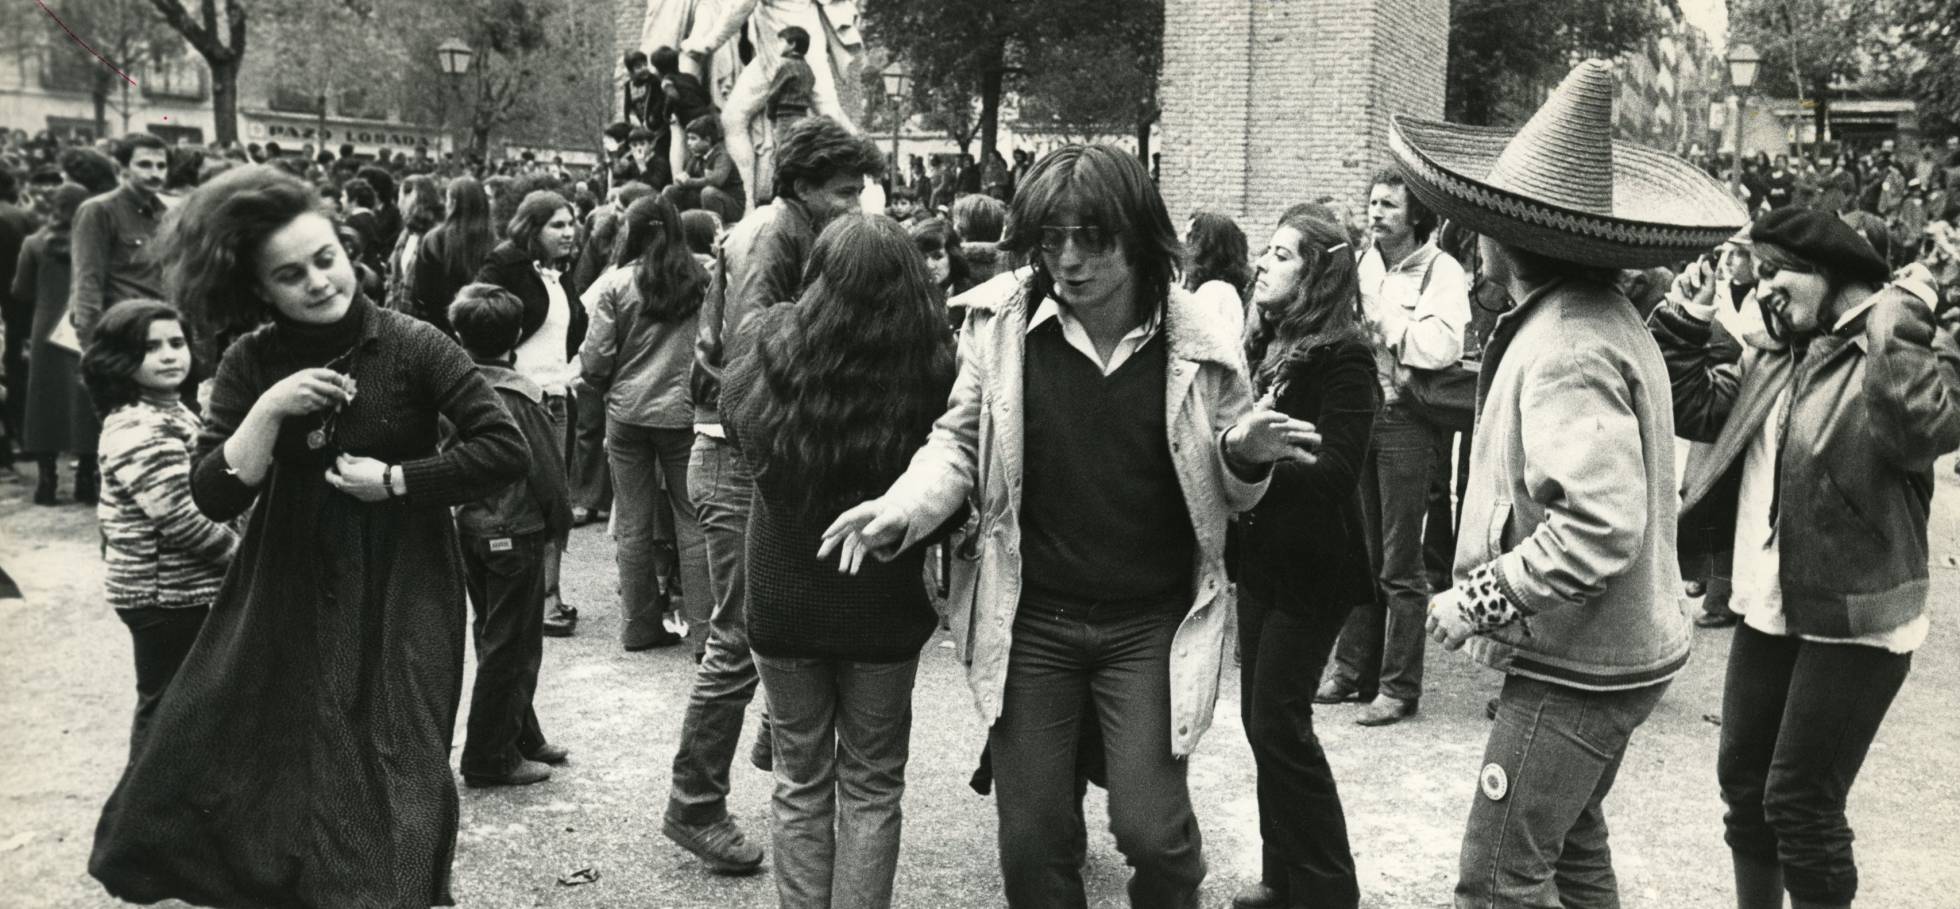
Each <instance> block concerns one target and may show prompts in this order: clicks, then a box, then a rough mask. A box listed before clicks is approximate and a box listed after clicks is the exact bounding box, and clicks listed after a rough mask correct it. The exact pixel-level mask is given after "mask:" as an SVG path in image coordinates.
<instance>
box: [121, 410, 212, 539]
mask: <svg viewBox="0 0 1960 909" xmlns="http://www.w3.org/2000/svg"><path fill="white" fill-rule="evenodd" d="M101 459H102V466H103V470H104V472H105V473H107V474H108V475H109V476H111V477H113V478H115V481H116V482H117V483H118V484H120V485H121V486H122V487H123V488H124V489H127V490H129V493H130V496H131V497H132V498H133V499H134V500H135V502H136V505H137V507H138V508H141V509H142V510H143V514H144V516H145V517H148V518H149V519H150V522H151V524H152V525H153V526H154V527H155V528H156V531H157V533H158V535H159V536H161V537H162V538H163V540H164V542H165V543H167V544H169V545H170V546H171V547H172V548H174V549H177V550H180V551H182V552H187V553H190V554H191V555H193V556H196V557H197V558H200V559H203V560H204V561H206V562H209V563H211V564H213V565H226V564H229V563H230V562H231V557H232V554H233V553H234V552H236V551H237V548H238V535H237V534H236V533H234V532H233V531H232V529H231V528H230V527H227V526H225V525H223V524H220V523H218V522H216V521H213V520H211V519H210V518H207V517H205V516H204V515H203V514H202V513H200V512H199V511H198V508H197V505H196V504H194V503H193V502H192V501H191V483H190V479H191V470H190V453H189V451H188V450H187V449H186V448H185V446H184V442H183V440H182V439H181V438H178V437H173V436H172V435H171V434H170V433H169V432H168V431H167V430H166V428H165V427H164V426H163V425H162V422H161V420H160V419H159V418H157V417H154V416H151V415H147V414H146V415H145V416H144V418H142V419H140V420H131V421H129V422H128V423H124V424H122V425H118V426H116V427H114V428H112V429H109V430H106V431H104V432H103V433H102V446H101Z"/></svg>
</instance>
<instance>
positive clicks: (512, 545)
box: [462, 533, 557, 776]
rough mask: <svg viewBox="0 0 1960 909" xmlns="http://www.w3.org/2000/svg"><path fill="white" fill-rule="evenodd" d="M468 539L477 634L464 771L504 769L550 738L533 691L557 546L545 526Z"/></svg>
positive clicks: (467, 569) (466, 561)
mask: <svg viewBox="0 0 1960 909" xmlns="http://www.w3.org/2000/svg"><path fill="white" fill-rule="evenodd" d="M462 543H463V571H464V577H463V581H464V584H465V585H466V586H467V587H468V588H469V592H470V605H471V609H472V611H473V612H474V616H473V618H472V621H471V623H470V636H471V637H472V638H473V639H474V640H475V641H476V685H475V687H473V688H471V689H470V718H469V724H468V726H466V727H465V738H464V743H463V762H462V763H463V773H465V774H469V775H473V776H503V775H504V774H507V773H509V772H511V771H512V770H514V769H516V767H517V765H518V763H519V762H521V761H523V760H524V756H525V755H527V754H535V753H536V752H537V750H538V749H539V748H541V747H543V746H544V744H545V737H544V732H543V731H542V730H540V729H539V728H538V715H537V713H536V711H533V710H532V709H531V699H532V697H533V696H535V695H536V694H537V691H538V666H539V664H540V663H542V662H543V660H544V562H545V559H546V558H547V557H548V555H549V553H550V552H552V551H554V550H555V549H556V548H557V546H556V544H555V543H554V542H553V541H552V540H551V539H550V537H549V536H548V535H547V534H543V533H538V534H531V535H528V536H521V537H472V536H465V537H463V538H462Z"/></svg>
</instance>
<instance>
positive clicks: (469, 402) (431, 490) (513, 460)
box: [401, 338, 528, 506]
mask: <svg viewBox="0 0 1960 909" xmlns="http://www.w3.org/2000/svg"><path fill="white" fill-rule="evenodd" d="M436 340H438V339H435V338H431V339H430V340H429V342H428V343H424V344H422V345H420V346H419V349H417V350H415V359H416V360H417V362H419V363H421V364H423V369H424V370H425V371H424V373H423V375H422V376H421V382H422V383H423V384H422V387H423V388H424V389H427V390H429V391H430V392H431V393H433V394H434V395H435V407H436V410H437V411H439V412H440V413H441V414H442V415H443V416H444V417H447V418H448V419H449V422H450V423H451V424H452V425H454V426H455V427H456V438H455V444H454V445H452V446H450V447H449V448H448V449H447V450H444V451H442V452H439V453H437V454H435V455H433V456H431V457H427V458H422V459H420V460H415V461H409V462H406V463H404V464H402V466H401V467H402V476H403V479H404V480H405V481H406V482H407V486H408V497H409V500H410V501H411V502H412V503H414V504H419V505H445V506H446V505H461V504H463V503H464V502H470V501H474V500H476V499H480V498H483V497H484V496H486V495H489V494H491V493H493V492H496V491H497V490H499V489H502V488H504V487H505V486H509V485H510V484H512V483H515V482H517V481H519V480H522V479H524V476H525V463H524V462H525V460H526V459H527V458H528V451H527V449H526V447H525V444H524V434H523V433H522V432H519V431H518V429H517V423H516V422H515V421H513V420H512V419H511V416H510V414H509V413H508V412H507V411H505V410H504V405H503V403H502V402H501V401H499V400H497V392H496V391H495V390H494V389H492V388H491V387H490V383H489V382H486V381H484V379H483V376H482V375H481V374H479V373H478V372H477V371H476V366H475V364H473V363H471V362H470V358H469V356H468V355H467V354H464V353H463V349H462V348H460V347H457V346H456V345H455V344H453V343H440V344H438V343H434V341H436Z"/></svg>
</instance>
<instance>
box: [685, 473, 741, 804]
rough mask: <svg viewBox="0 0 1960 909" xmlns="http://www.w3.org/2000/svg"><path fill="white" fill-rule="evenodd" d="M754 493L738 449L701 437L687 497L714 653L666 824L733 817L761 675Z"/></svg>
mask: <svg viewBox="0 0 1960 909" xmlns="http://www.w3.org/2000/svg"><path fill="white" fill-rule="evenodd" d="M754 488H755V476H754V474H753V473H752V472H751V471H750V469H749V466H748V462H747V461H744V460H743V459H742V455H741V453H740V452H738V451H736V450H735V446H734V445H731V444H729V443H728V442H727V441H725V440H722V439H715V438H710V437H708V436H704V435H697V436H695V437H694V448H693V450H692V452H691V453H690V454H689V457H688V462H687V492H688V497H689V498H690V499H692V500H693V501H694V503H695V513H696V515H697V516H698V517H699V519H700V524H701V535H702V537H703V538H704V540H705V546H704V548H705V549H706V550H707V562H708V589H709V590H711V591H713V592H714V616H713V617H712V618H711V619H709V620H708V642H707V650H706V651H705V652H704V653H703V654H702V656H701V667H700V668H699V669H697V670H695V673H694V686H693V687H692V688H690V689H689V690H688V695H687V713H686V715H685V716H684V717H683V718H682V720H681V744H680V748H679V749H677V750H676V751H675V752H674V769H673V784H672V787H671V789H670V791H669V792H668V795H667V820H670V821H673V822H675V823H677V824H685V825H688V826H691V827H698V826H705V825H708V824H712V823H715V822H716V821H719V820H721V819H722V818H725V817H727V816H728V765H729V763H730V762H731V761H733V760H734V759H735V746H736V744H737V742H738V741H739V740H740V739H741V738H742V715H743V714H744V713H745V712H747V710H748V708H749V701H751V700H753V699H754V698H755V686H756V681H757V675H756V668H755V657H754V654H752V653H751V652H750V651H749V633H748V625H747V622H746V621H745V620H744V609H743V603H744V598H745V597H746V596H747V591H748V587H747V584H746V577H747V575H746V570H745V567H744V565H743V562H742V549H743V545H744V541H746V540H747V538H748V529H749V508H750V502H751V497H752V496H753V495H754Z"/></svg>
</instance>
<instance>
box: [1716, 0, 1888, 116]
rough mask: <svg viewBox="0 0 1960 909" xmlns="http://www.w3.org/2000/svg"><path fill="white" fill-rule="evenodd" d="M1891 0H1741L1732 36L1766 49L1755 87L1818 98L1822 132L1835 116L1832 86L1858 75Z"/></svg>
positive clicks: (1732, 15) (1733, 14) (1877, 45)
mask: <svg viewBox="0 0 1960 909" xmlns="http://www.w3.org/2000/svg"><path fill="white" fill-rule="evenodd" d="M1884 2H1885V0H1735V2H1734V3H1731V4H1730V6H1729V37H1730V40H1731V41H1736V42H1744V41H1746V42H1748V43H1749V44H1751V45H1753V46H1754V47H1755V48H1756V50H1758V51H1760V52H1761V53H1762V55H1763V62H1762V67H1761V69H1759V70H1758V71H1757V74H1756V86H1755V90H1756V91H1758V92H1762V93H1766V94H1769V95H1772V96H1775V97H1779V98H1796V99H1798V100H1799V101H1803V100H1810V101H1814V102H1816V103H1815V106H1814V107H1813V108H1812V114H1813V116H1815V117H1816V124H1817V134H1818V135H1820V136H1821V135H1823V134H1824V131H1825V125H1826V123H1828V122H1829V119H1830V98H1831V86H1833V85H1839V84H1844V83H1849V82H1855V81H1857V80H1858V79H1859V78H1860V77H1861V76H1863V75H1864V74H1865V73H1864V69H1865V64H1866V62H1867V61H1869V60H1870V59H1872V55H1873V53H1874V52H1877V51H1879V50H1881V49H1882V39H1883V31H1882V29H1883V27H1884V26H1885V25H1887V24H1889V21H1888V20H1889V16H1888V15H1887V12H1888V11H1887V10H1885V9H1884V8H1883V3H1884Z"/></svg>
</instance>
